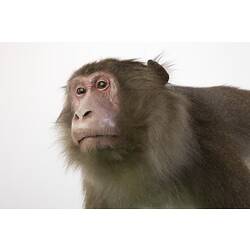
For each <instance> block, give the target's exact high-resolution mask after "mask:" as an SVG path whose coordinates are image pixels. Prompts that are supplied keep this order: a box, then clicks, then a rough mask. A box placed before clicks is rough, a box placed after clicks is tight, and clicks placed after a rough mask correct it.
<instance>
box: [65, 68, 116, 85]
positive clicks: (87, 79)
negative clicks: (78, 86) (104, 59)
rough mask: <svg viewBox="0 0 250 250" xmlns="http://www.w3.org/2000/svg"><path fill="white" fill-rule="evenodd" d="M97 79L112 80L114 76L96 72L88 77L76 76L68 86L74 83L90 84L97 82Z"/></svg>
mask: <svg viewBox="0 0 250 250" xmlns="http://www.w3.org/2000/svg"><path fill="white" fill-rule="evenodd" d="M99 78H104V79H105V78H107V79H114V76H113V75H112V74H111V73H108V72H103V71H98V72H94V73H92V74H89V75H86V74H84V75H78V76H76V77H74V78H73V79H71V80H70V81H69V83H70V84H75V83H92V82H95V81H96V80H98V79H99Z"/></svg>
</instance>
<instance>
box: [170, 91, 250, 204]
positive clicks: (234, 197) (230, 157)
mask: <svg viewBox="0 0 250 250" xmlns="http://www.w3.org/2000/svg"><path fill="white" fill-rule="evenodd" d="M171 89H173V91H174V92H175V93H177V94H181V95H182V96H184V97H185V98H186V99H187V100H188V101H189V103H190V107H189V114H190V120H191V121H190V122H191V123H192V124H191V126H192V128H193V130H194V134H195V135H196V138H197V140H198V143H199V147H200V150H201V155H202V157H203V159H202V160H201V161H200V163H199V166H198V167H197V176H199V177H198V178H200V175H202V177H201V178H202V180H203V181H202V183H201V184H198V185H196V183H192V184H191V185H192V186H195V185H196V187H197V190H196V192H197V193H200V192H202V194H199V195H197V196H200V197H204V200H203V201H202V203H203V204H204V203H206V202H207V207H209V206H211V207H213V204H215V203H216V204H220V203H221V205H218V207H220V206H221V207H249V206H250V91H247V90H241V89H237V88H232V87H224V86H218V87H210V88H192V87H180V86H171ZM200 168H203V170H205V171H203V170H202V171H201V170H200ZM204 173H205V174H204ZM196 179H197V178H196ZM209 193H213V194H214V197H210V196H209ZM230 200H231V201H232V203H230V202H228V201H230ZM211 204H212V205H211Z"/></svg>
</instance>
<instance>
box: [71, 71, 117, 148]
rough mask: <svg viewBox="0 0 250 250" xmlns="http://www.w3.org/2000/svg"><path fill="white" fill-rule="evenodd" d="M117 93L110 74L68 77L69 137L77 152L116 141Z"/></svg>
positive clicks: (96, 73) (110, 146)
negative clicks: (69, 105) (70, 119)
mask: <svg viewBox="0 0 250 250" xmlns="http://www.w3.org/2000/svg"><path fill="white" fill-rule="evenodd" d="M117 92H118V90H117V81H116V79H115V77H114V76H113V75H112V74H110V73H106V72H95V73H93V74H90V75H87V76H86V75H84V76H77V77H75V78H73V79H71V80H70V82H69V99H70V104H71V110H72V112H73V118H72V121H71V137H72V140H73V142H74V144H75V145H76V146H78V147H79V148H80V150H81V152H87V151H91V150H97V149H103V148H113V147H114V146H115V145H116V144H117V142H118V139H119V131H118V128H117V121H116V118H117V115H118V112H119V103H118V94H117Z"/></svg>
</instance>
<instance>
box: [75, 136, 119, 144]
mask: <svg viewBox="0 0 250 250" xmlns="http://www.w3.org/2000/svg"><path fill="white" fill-rule="evenodd" d="M115 137H117V136H116V135H97V136H87V137H84V138H83V139H81V140H80V141H79V144H81V143H82V142H83V141H86V140H93V139H94V140H95V139H99V138H115Z"/></svg>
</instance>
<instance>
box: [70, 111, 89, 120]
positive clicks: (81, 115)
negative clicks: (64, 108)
mask: <svg viewBox="0 0 250 250" xmlns="http://www.w3.org/2000/svg"><path fill="white" fill-rule="evenodd" d="M91 113H92V111H90V110H87V111H85V112H83V113H75V114H74V120H83V119H86V118H88V117H89V116H90V115H91Z"/></svg>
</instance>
